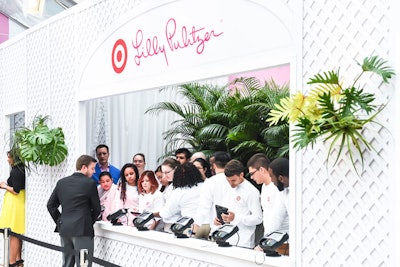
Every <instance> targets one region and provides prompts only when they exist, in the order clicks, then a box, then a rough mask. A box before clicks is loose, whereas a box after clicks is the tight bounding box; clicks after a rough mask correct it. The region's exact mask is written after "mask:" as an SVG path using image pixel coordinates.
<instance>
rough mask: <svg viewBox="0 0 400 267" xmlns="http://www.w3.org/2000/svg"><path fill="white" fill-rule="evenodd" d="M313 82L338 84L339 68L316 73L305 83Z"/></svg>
mask: <svg viewBox="0 0 400 267" xmlns="http://www.w3.org/2000/svg"><path fill="white" fill-rule="evenodd" d="M314 83H324V84H329V83H330V84H337V85H339V70H337V71H333V70H332V71H328V72H323V73H322V74H321V73H318V74H316V75H315V76H314V77H313V78H310V80H309V82H308V83H307V84H314Z"/></svg>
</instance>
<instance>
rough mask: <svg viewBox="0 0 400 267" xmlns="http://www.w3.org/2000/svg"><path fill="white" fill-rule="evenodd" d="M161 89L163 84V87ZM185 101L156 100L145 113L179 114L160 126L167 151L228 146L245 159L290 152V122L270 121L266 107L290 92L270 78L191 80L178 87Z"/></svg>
mask: <svg viewBox="0 0 400 267" xmlns="http://www.w3.org/2000/svg"><path fill="white" fill-rule="evenodd" d="M164 90H165V89H164ZM177 93H178V94H180V95H182V97H183V99H184V102H185V104H181V103H175V102H161V103H157V104H155V105H153V106H151V107H150V108H148V109H147V111H146V113H152V114H158V113H159V112H164V111H169V112H173V113H175V114H176V115H178V119H177V120H175V121H174V122H173V123H172V125H171V127H170V129H168V130H167V131H166V132H164V137H165V139H166V140H167V147H166V148H165V155H163V157H165V156H166V155H171V154H173V152H174V151H175V150H176V149H177V148H179V147H189V148H191V149H192V150H193V151H203V152H204V153H206V154H207V155H210V154H212V153H213V152H214V151H228V152H230V153H231V155H232V156H233V157H234V158H237V159H239V160H242V161H243V162H246V161H247V159H248V158H249V157H250V156H251V155H253V154H254V153H257V152H263V153H266V154H267V155H268V156H269V157H270V158H276V157H279V156H288V149H289V146H288V143H289V126H288V123H287V122H280V123H278V124H276V125H274V126H272V127H271V126H270V124H269V122H267V121H266V118H267V117H268V113H269V111H270V110H271V109H272V108H273V107H274V105H275V104H276V103H279V100H280V99H281V98H283V97H286V96H288V95H289V89H288V87H287V86H283V87H282V88H281V87H279V86H278V85H276V84H275V83H274V82H273V81H270V82H266V83H265V84H264V85H262V84H260V82H259V81H258V80H257V79H255V78H241V79H237V80H235V81H234V82H233V83H232V84H228V85H226V86H216V85H211V84H200V83H189V84H183V85H181V86H179V87H178V88H177Z"/></svg>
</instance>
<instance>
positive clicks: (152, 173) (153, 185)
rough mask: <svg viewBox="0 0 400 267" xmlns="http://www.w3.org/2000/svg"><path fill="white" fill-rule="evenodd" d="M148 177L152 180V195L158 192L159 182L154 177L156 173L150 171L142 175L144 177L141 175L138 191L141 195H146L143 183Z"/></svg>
mask: <svg viewBox="0 0 400 267" xmlns="http://www.w3.org/2000/svg"><path fill="white" fill-rule="evenodd" d="M146 176H147V177H148V178H149V180H150V184H151V187H150V191H151V193H152V194H154V192H156V190H157V189H158V182H157V179H156V176H155V175H154V172H153V171H149V170H147V171H144V172H143V173H142V175H140V178H139V180H138V182H137V187H138V191H139V193H145V192H144V189H143V186H142V182H143V180H144V177H146Z"/></svg>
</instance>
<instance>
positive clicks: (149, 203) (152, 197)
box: [139, 190, 164, 213]
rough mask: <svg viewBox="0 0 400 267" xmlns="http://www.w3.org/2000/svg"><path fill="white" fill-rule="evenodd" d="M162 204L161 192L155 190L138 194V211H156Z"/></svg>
mask: <svg viewBox="0 0 400 267" xmlns="http://www.w3.org/2000/svg"><path fill="white" fill-rule="evenodd" d="M163 206H164V196H163V194H162V193H161V192H160V191H158V190H156V191H155V192H154V194H151V193H148V194H140V195H139V212H140V213H142V212H144V211H151V212H156V211H159V210H160V209H161V208H162V207H163Z"/></svg>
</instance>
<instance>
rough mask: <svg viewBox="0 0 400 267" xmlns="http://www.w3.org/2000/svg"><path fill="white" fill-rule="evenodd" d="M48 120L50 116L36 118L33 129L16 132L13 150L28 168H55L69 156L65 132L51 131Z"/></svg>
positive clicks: (59, 130) (56, 129)
mask: <svg viewBox="0 0 400 267" xmlns="http://www.w3.org/2000/svg"><path fill="white" fill-rule="evenodd" d="M47 120H48V116H36V117H35V118H34V121H33V123H32V128H29V127H23V128H20V129H17V130H16V131H15V132H14V135H13V138H12V140H13V141H12V149H11V150H12V151H13V153H15V154H16V155H17V157H18V158H19V159H20V160H21V161H22V163H23V164H24V165H25V166H27V167H28V168H29V167H30V166H31V165H33V166H37V165H42V164H44V165H49V166H55V165H58V164H60V163H61V162H63V161H64V159H65V158H66V157H67V155H68V148H67V146H66V144H65V141H64V133H63V130H62V129H61V128H59V127H57V128H54V129H50V128H49V127H48V126H47Z"/></svg>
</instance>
